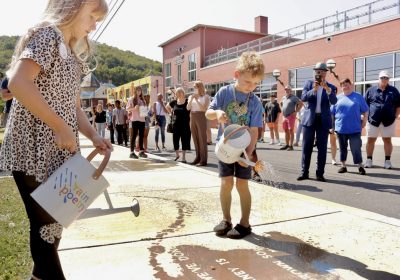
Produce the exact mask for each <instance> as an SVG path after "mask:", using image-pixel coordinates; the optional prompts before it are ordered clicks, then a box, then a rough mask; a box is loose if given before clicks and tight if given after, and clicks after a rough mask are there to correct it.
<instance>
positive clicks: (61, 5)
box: [10, 0, 108, 70]
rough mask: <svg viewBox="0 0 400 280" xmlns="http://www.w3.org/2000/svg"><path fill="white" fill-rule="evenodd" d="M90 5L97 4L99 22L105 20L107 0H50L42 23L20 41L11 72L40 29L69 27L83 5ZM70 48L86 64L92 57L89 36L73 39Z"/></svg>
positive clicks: (11, 65) (31, 29)
mask: <svg viewBox="0 0 400 280" xmlns="http://www.w3.org/2000/svg"><path fill="white" fill-rule="evenodd" d="M90 3H97V8H96V10H95V13H96V14H97V15H98V17H99V20H101V19H102V18H104V16H105V15H106V14H107V12H108V5H107V3H106V1H105V0H49V1H48V3H47V7H46V9H45V11H44V14H43V19H42V21H41V22H39V23H38V24H36V25H35V26H34V27H32V28H30V29H29V30H28V32H27V34H26V35H25V36H22V37H21V38H20V39H19V41H18V43H17V45H16V47H15V51H14V55H13V58H12V61H11V64H10V70H11V69H12V68H13V67H14V66H15V64H16V63H17V61H18V60H19V57H20V55H21V53H22V52H23V50H24V49H25V48H26V46H27V44H28V42H29V40H30V38H31V37H32V35H33V34H34V33H35V32H36V31H37V30H38V29H40V28H44V27H48V26H56V27H61V28H62V27H68V26H69V25H71V24H72V23H73V21H74V20H75V18H76V16H77V14H78V12H79V11H80V9H81V8H82V7H83V5H84V4H90ZM70 47H71V49H72V51H73V52H74V53H75V55H76V56H77V57H78V59H80V60H81V61H82V62H86V61H87V60H88V59H89V57H90V56H91V55H92V53H91V46H90V43H89V39H88V37H87V36H85V37H84V38H82V39H80V40H77V39H76V38H72V40H71V45H70Z"/></svg>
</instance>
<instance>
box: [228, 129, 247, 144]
mask: <svg viewBox="0 0 400 280" xmlns="http://www.w3.org/2000/svg"><path fill="white" fill-rule="evenodd" d="M245 129H246V130H248V131H249V132H250V129H249V127H248V126H241V127H238V128H236V129H234V130H232V131H231V132H230V133H229V134H228V135H226V137H224V144H225V143H226V141H228V140H229V138H231V137H232V135H233V134H235V133H236V132H238V131H241V130H245Z"/></svg>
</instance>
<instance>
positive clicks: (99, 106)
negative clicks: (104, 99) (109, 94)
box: [96, 103, 103, 112]
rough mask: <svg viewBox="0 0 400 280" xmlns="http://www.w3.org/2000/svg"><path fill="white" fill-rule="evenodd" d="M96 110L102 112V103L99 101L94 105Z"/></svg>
mask: <svg viewBox="0 0 400 280" xmlns="http://www.w3.org/2000/svg"><path fill="white" fill-rule="evenodd" d="M99 108H100V109H99ZM96 111H97V112H103V104H101V103H99V104H97V106H96Z"/></svg>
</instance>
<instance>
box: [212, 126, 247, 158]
mask: <svg viewBox="0 0 400 280" xmlns="http://www.w3.org/2000/svg"><path fill="white" fill-rule="evenodd" d="M250 142H251V135H250V129H249V127H247V126H240V125H237V124H231V125H228V126H227V127H226V128H225V130H224V133H223V135H222V136H221V138H220V139H219V141H218V142H217V144H216V145H215V154H216V155H217V158H218V159H219V160H220V161H222V162H224V163H227V164H231V163H234V162H236V161H239V160H242V158H241V157H240V156H241V155H242V153H245V154H246V152H245V149H246V148H247V146H248V145H249V144H250Z"/></svg>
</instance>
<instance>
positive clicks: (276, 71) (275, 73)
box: [272, 69, 285, 87]
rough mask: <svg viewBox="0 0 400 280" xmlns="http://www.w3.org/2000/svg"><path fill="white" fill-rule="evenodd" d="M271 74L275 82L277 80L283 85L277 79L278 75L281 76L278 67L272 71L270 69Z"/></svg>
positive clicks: (278, 80)
mask: <svg viewBox="0 0 400 280" xmlns="http://www.w3.org/2000/svg"><path fill="white" fill-rule="evenodd" d="M272 76H273V77H274V78H275V80H276V81H277V82H279V83H280V84H281V85H282V86H283V87H285V85H284V84H283V83H282V81H281V80H280V79H279V77H280V76H281V70H279V69H274V71H272Z"/></svg>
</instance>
